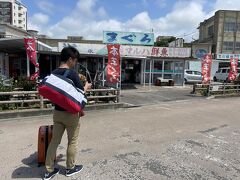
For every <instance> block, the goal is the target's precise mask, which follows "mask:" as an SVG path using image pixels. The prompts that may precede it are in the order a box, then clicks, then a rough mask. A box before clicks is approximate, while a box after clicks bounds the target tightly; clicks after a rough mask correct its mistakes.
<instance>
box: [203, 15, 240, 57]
mask: <svg viewBox="0 0 240 180" xmlns="http://www.w3.org/2000/svg"><path fill="white" fill-rule="evenodd" d="M198 29H199V43H208V44H211V45H212V47H211V52H212V53H214V54H240V11H229V10H219V11H217V12H216V13H215V15H214V16H213V17H211V18H209V19H207V20H205V21H203V22H201V23H200V26H199V28H198Z"/></svg>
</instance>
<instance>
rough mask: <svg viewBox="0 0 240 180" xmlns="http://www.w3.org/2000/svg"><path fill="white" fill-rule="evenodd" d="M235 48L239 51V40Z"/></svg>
mask: <svg viewBox="0 0 240 180" xmlns="http://www.w3.org/2000/svg"><path fill="white" fill-rule="evenodd" d="M235 50H236V51H240V42H236V47H235Z"/></svg>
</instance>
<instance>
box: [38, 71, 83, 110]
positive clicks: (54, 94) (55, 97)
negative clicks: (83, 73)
mask: <svg viewBox="0 0 240 180" xmlns="http://www.w3.org/2000/svg"><path fill="white" fill-rule="evenodd" d="M38 92H39V94H40V95H41V96H43V97H44V98H47V99H49V100H50V101H52V102H53V103H54V104H57V105H58V106H60V107H62V108H63V109H65V110H66V111H67V112H69V113H72V114H76V113H80V114H83V108H84V107H85V105H86V103H87V98H86V96H85V93H84V91H82V90H81V89H78V88H76V87H75V86H74V84H73V82H72V80H70V79H68V78H66V77H65V76H64V75H55V74H51V75H50V76H47V77H46V78H45V79H44V80H43V81H42V82H41V83H40V85H39V87H38Z"/></svg>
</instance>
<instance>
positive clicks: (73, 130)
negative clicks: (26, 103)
mask: <svg viewBox="0 0 240 180" xmlns="http://www.w3.org/2000/svg"><path fill="white" fill-rule="evenodd" d="M78 58H79V52H78V51H77V50H76V49H75V48H73V47H66V48H64V49H63V50H62V52H61V65H60V67H59V68H57V69H56V70H54V71H53V72H52V73H53V74H56V75H64V74H65V73H66V71H68V72H67V76H66V77H67V78H69V79H71V80H72V81H73V83H74V84H75V86H76V87H77V88H79V89H82V90H84V91H85V92H86V90H87V89H90V88H91V84H90V83H88V82H86V84H85V86H84V87H83V85H82V83H81V81H80V78H79V76H78V73H77V72H75V71H74V70H72V69H71V68H73V67H74V66H75V65H76V63H77V61H78ZM79 119H80V114H79V113H77V114H71V113H68V112H67V111H65V110H64V109H63V108H61V107H59V106H58V105H55V110H54V112H53V136H52V140H51V142H50V144H49V147H48V150H47V157H46V163H45V167H46V170H47V172H46V173H45V176H44V178H43V179H44V180H49V179H51V178H53V177H54V176H55V175H56V174H58V173H59V169H57V168H54V158H55V155H56V151H57V147H58V145H59V144H60V142H61V139H62V136H63V133H64V131H65V129H66V130H67V138H68V146H67V160H66V176H72V175H74V174H76V173H78V172H80V171H81V170H82V168H83V166H82V165H76V164H75V157H76V151H77V145H78V135H79V128H80V122H79Z"/></svg>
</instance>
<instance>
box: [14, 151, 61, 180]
mask: <svg viewBox="0 0 240 180" xmlns="http://www.w3.org/2000/svg"><path fill="white" fill-rule="evenodd" d="M60 161H65V160H64V159H63V155H62V154H60V155H59V156H58V157H57V162H60ZM57 162H56V163H57ZM22 163H23V164H24V165H21V166H20V167H17V169H15V170H14V171H13V173H12V178H13V179H24V178H25V179H26V178H42V177H43V175H44V173H45V167H44V166H40V167H39V166H38V163H37V152H35V153H33V154H31V155H30V156H29V157H27V158H25V159H23V160H22ZM26 165H27V166H26ZM56 167H57V168H59V169H60V174H63V175H65V167H63V166H61V165H58V164H57V165H56Z"/></svg>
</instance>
